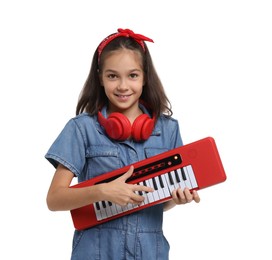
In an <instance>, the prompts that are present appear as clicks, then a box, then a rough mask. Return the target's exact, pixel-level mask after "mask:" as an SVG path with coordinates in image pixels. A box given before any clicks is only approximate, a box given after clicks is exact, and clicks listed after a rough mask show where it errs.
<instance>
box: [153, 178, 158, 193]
mask: <svg viewBox="0 0 272 260" xmlns="http://www.w3.org/2000/svg"><path fill="white" fill-rule="evenodd" d="M152 184H153V187H154V189H155V190H158V186H157V183H156V181H155V178H152Z"/></svg>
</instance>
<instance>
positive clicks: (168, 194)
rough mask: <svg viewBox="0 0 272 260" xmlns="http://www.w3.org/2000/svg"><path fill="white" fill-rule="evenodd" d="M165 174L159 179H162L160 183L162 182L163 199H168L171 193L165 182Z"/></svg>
mask: <svg viewBox="0 0 272 260" xmlns="http://www.w3.org/2000/svg"><path fill="white" fill-rule="evenodd" d="M165 175H166V174H163V175H161V179H162V182H163V185H164V188H163V193H164V197H165V198H166V197H169V196H171V193H170V191H169V189H168V183H167V180H166V176H165Z"/></svg>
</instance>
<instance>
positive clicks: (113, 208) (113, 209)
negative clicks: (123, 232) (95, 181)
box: [110, 203, 118, 216]
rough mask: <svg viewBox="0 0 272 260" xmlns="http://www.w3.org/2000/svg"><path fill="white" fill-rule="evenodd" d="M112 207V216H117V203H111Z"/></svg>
mask: <svg viewBox="0 0 272 260" xmlns="http://www.w3.org/2000/svg"><path fill="white" fill-rule="evenodd" d="M110 208H111V212H112V216H115V215H117V214H118V211H117V208H116V204H115V203H111V205H110Z"/></svg>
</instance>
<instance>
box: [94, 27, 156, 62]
mask: <svg viewBox="0 0 272 260" xmlns="http://www.w3.org/2000/svg"><path fill="white" fill-rule="evenodd" d="M122 36H123V37H131V38H132V39H134V40H135V41H136V42H138V43H139V44H140V45H141V47H142V48H143V50H144V51H145V46H144V42H143V41H149V42H154V41H153V40H152V39H150V38H148V37H146V36H144V35H141V34H136V33H134V32H133V31H131V30H129V29H120V28H119V29H118V32H117V33H114V34H111V35H109V36H108V37H106V38H105V39H104V40H103V41H102V42H101V43H100V44H99V46H98V48H97V49H98V59H99V57H100V55H101V53H102V51H103V49H104V48H105V47H106V46H107V45H108V44H109V43H110V42H111V41H112V40H114V39H115V38H117V37H122Z"/></svg>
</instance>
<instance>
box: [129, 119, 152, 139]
mask: <svg viewBox="0 0 272 260" xmlns="http://www.w3.org/2000/svg"><path fill="white" fill-rule="evenodd" d="M154 124H155V120H154V119H153V118H150V117H149V116H148V115H147V114H142V115H140V116H138V117H137V118H136V119H135V121H134V122H133V124H132V127H131V135H132V137H133V139H134V140H135V141H137V142H139V141H142V140H146V139H148V137H149V136H150V135H151V134H152V131H153V128H154Z"/></svg>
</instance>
